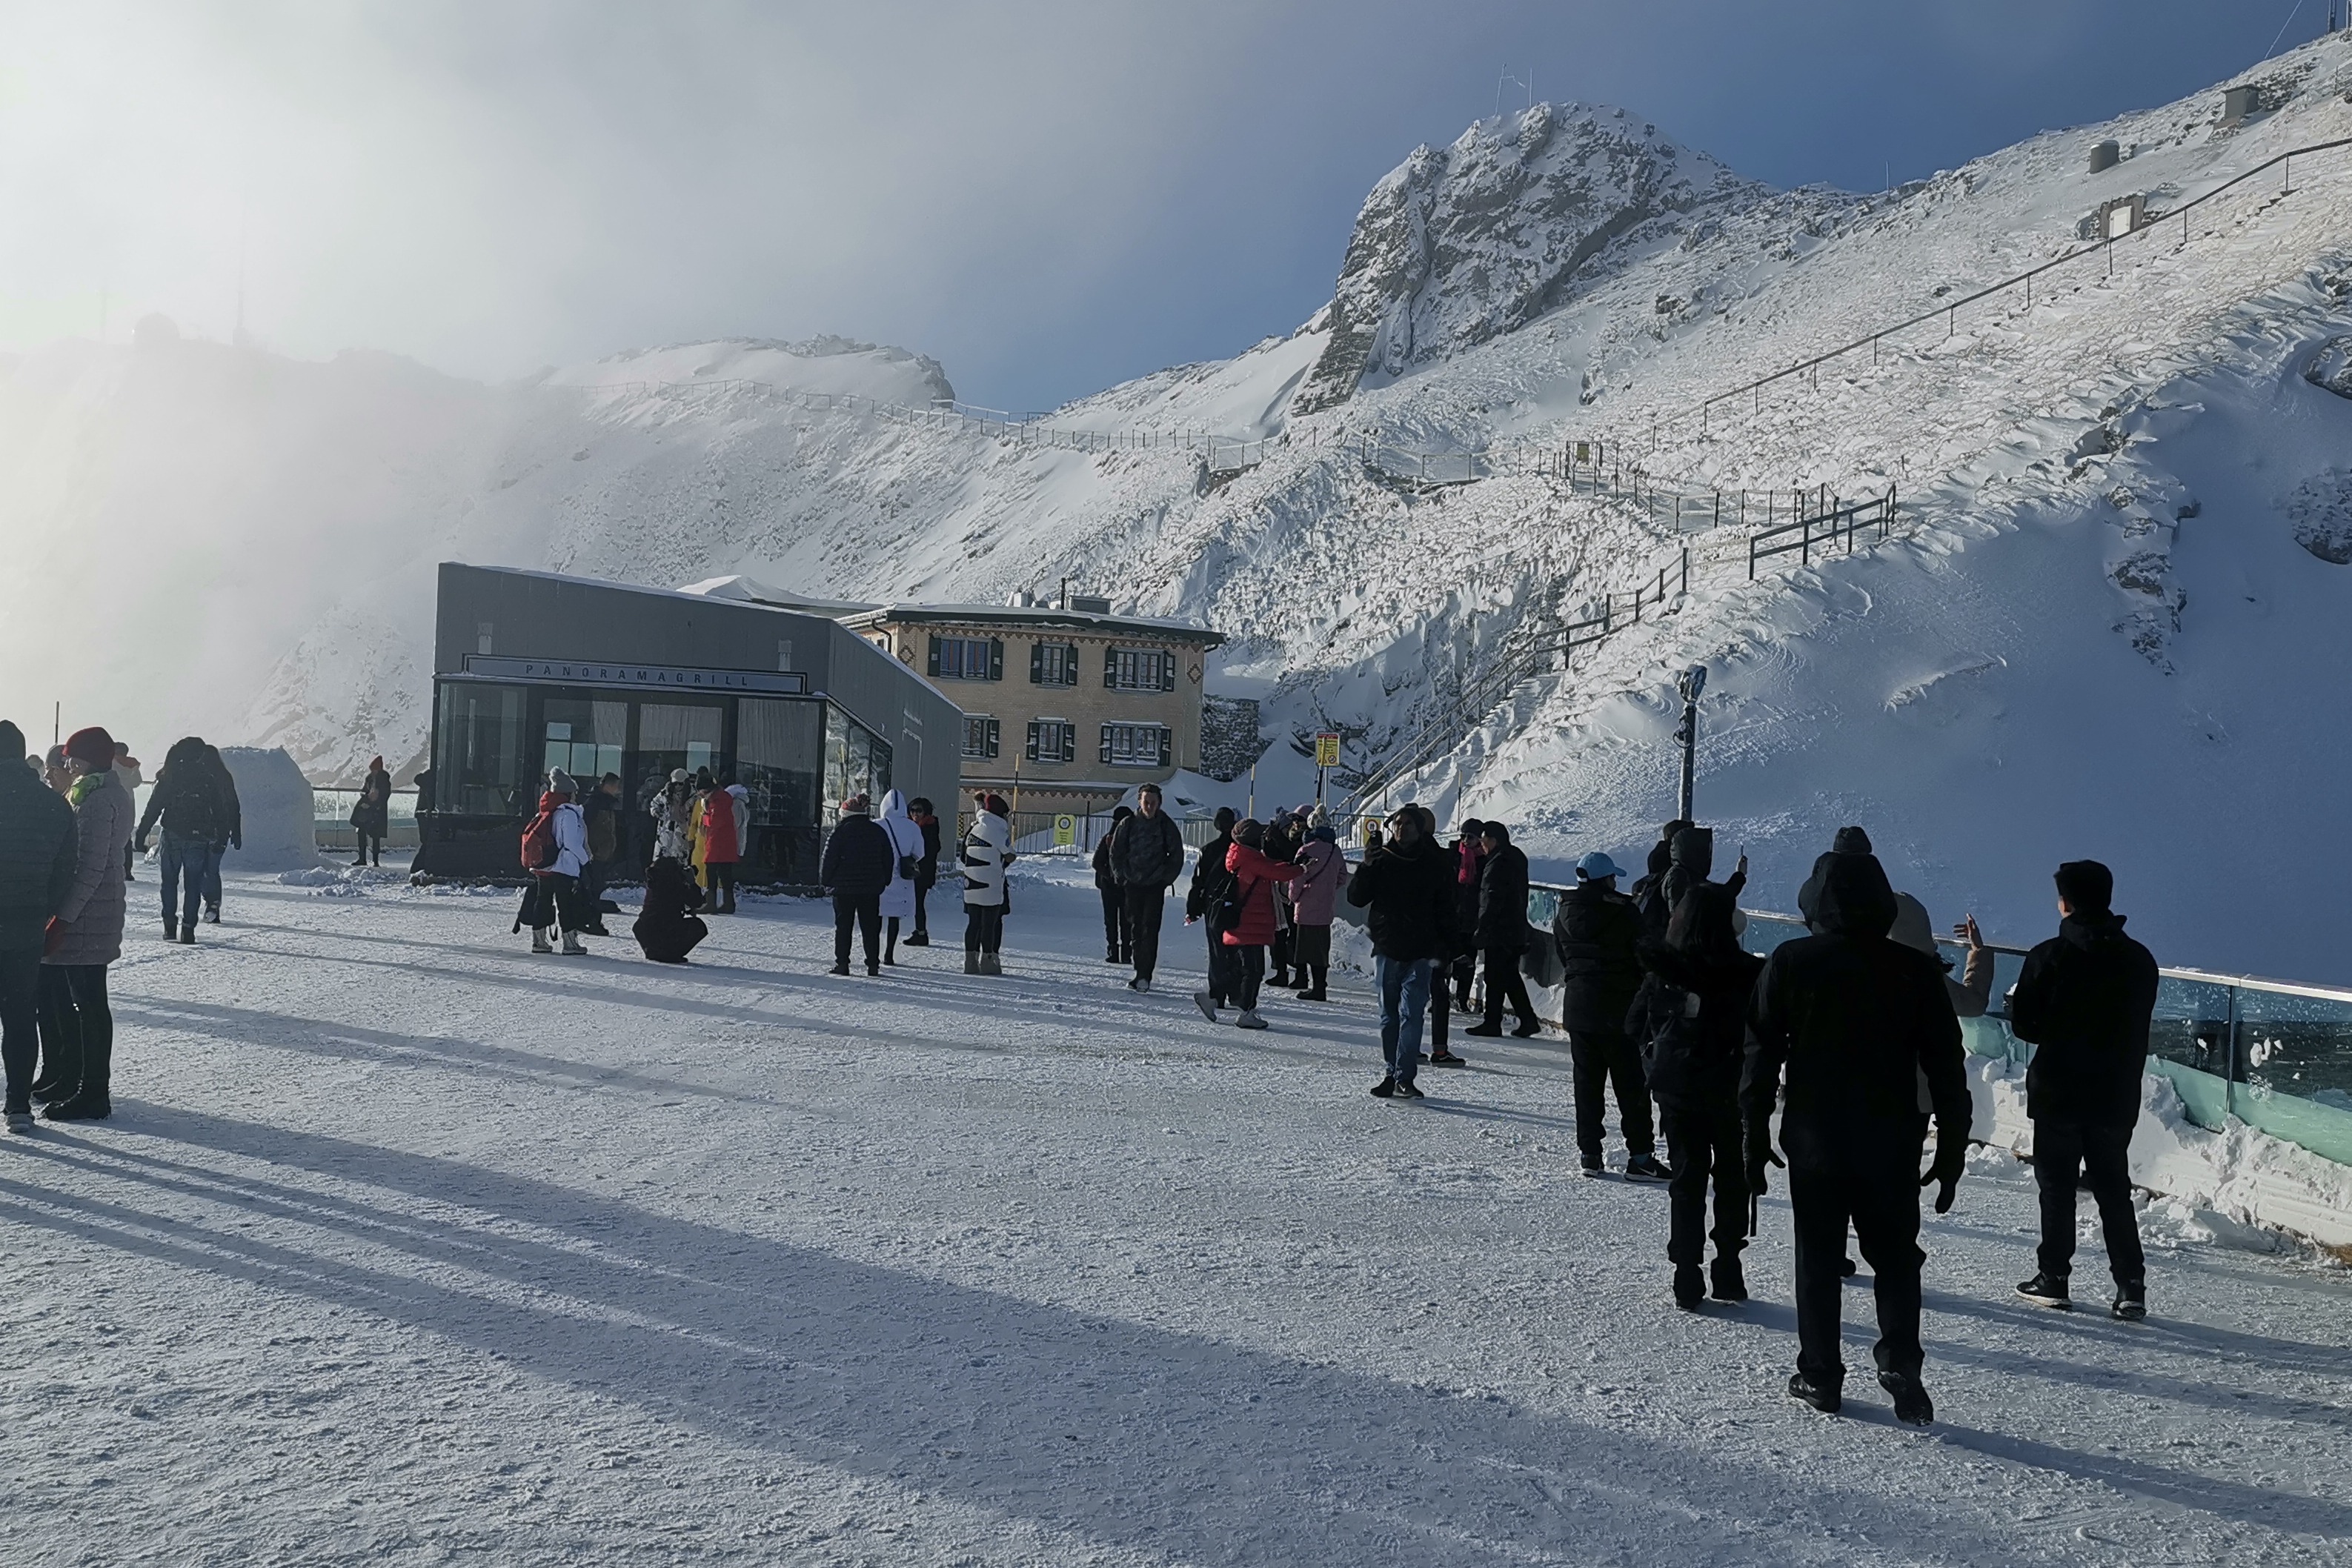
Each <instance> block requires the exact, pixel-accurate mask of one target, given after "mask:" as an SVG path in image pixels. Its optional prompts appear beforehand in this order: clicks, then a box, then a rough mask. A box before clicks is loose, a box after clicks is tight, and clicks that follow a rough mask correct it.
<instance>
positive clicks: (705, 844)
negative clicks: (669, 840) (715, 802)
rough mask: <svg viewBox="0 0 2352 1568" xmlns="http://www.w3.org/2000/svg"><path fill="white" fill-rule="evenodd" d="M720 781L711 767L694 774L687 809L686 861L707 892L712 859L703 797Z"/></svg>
mask: <svg viewBox="0 0 2352 1568" xmlns="http://www.w3.org/2000/svg"><path fill="white" fill-rule="evenodd" d="M718 782H719V781H718V780H716V779H714V778H712V777H711V776H710V770H709V768H702V769H699V770H698V771H697V772H696V773H695V775H694V797H693V799H692V800H690V801H688V804H687V809H686V863H687V864H688V866H691V867H692V868H694V879H695V882H696V883H697V884H698V886H699V887H700V888H701V889H702V890H703V891H704V892H706V893H707V892H709V890H710V861H709V856H708V855H707V853H706V851H708V850H709V847H710V846H709V840H708V836H707V834H706V831H705V829H704V827H703V822H702V818H703V810H702V805H703V798H704V797H705V796H706V795H709V793H710V792H711V791H712V790H713V789H715V788H716V787H718Z"/></svg>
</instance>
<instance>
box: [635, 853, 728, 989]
mask: <svg viewBox="0 0 2352 1568" xmlns="http://www.w3.org/2000/svg"><path fill="white" fill-rule="evenodd" d="M701 907H702V889H701V888H700V887H698V886H697V885H696V883H695V880H694V879H693V878H692V877H690V876H688V875H687V870H686V864H685V862H684V861H681V860H679V859H677V858H675V857H673V856H668V855H665V856H662V857H661V858H658V859H656V861H655V862H654V863H653V864H652V865H651V866H649V867H647V868H646V901H645V906H644V907H643V908H642V909H641V910H638V911H637V923H636V924H635V926H633V927H631V928H630V929H631V930H633V931H635V933H636V938H637V945H638V946H639V947H641V948H643V949H645V953H646V957H647V958H650V959H652V960H653V961H654V962H655V963H685V962H686V955H687V954H688V953H689V952H693V951H694V949H695V945H696V944H697V943H698V942H701V941H702V939H703V938H704V937H706V936H709V934H710V928H709V926H707V925H705V924H704V923H703V922H702V920H701V918H700V917H699V916H698V915H697V914H696V913H695V912H694V911H695V910H698V909H700V908H701Z"/></svg>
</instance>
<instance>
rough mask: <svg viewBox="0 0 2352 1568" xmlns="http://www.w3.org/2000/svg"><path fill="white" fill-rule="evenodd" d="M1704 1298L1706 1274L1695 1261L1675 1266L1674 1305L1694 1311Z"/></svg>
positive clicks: (1687, 1310)
mask: <svg viewBox="0 0 2352 1568" xmlns="http://www.w3.org/2000/svg"><path fill="white" fill-rule="evenodd" d="M1705 1300H1706V1275H1704V1274H1701V1273H1700V1272H1699V1268H1698V1265H1697V1264H1696V1263H1678V1264H1676V1265H1675V1306H1677V1307H1680V1308H1681V1309H1682V1310H1684V1311H1685V1312H1696V1311H1697V1310H1698V1309H1699V1304H1700V1303H1701V1302H1703V1301H1705Z"/></svg>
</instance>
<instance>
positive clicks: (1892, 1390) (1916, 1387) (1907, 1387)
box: [1878, 1372, 1936, 1426]
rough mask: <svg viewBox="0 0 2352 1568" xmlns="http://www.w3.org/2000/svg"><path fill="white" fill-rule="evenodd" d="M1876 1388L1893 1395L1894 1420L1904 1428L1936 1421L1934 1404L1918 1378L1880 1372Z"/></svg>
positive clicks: (1909, 1374) (1904, 1374)
mask: <svg viewBox="0 0 2352 1568" xmlns="http://www.w3.org/2000/svg"><path fill="white" fill-rule="evenodd" d="M1878 1386H1879V1387H1881V1388H1883V1389H1885V1390H1886V1392H1887V1393H1889V1394H1893V1395H1895V1419H1896V1420H1897V1421H1900V1422H1902V1423H1903V1424H1904V1425H1905V1426H1927V1425H1928V1424H1929V1423H1930V1422H1932V1421H1934V1420H1935V1419H1936V1402H1935V1401H1934V1400H1932V1399H1930V1398H1928V1397H1927V1389H1926V1388H1925V1387H1924V1386H1923V1385H1922V1384H1920V1382H1919V1379H1918V1377H1917V1376H1916V1374H1914V1373H1901V1372H1882V1373H1879V1374H1878Z"/></svg>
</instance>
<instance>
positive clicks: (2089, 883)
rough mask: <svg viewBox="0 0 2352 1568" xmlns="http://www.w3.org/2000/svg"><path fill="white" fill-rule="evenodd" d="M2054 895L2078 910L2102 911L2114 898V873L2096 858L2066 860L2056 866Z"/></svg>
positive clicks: (2081, 911)
mask: <svg viewBox="0 0 2352 1568" xmlns="http://www.w3.org/2000/svg"><path fill="white" fill-rule="evenodd" d="M2055 880H2056V881H2057V883H2058V896H2059V897H2060V898H2062V899H2063V900H2066V902H2067V903H2068V904H2070V905H2072V906H2073V907H2074V910H2075V911H2076V912H2077V913H2081V914H2105V912H2106V910H2107V906H2108V905H2109V904H2111V903H2113V902H2114V901H2115V897H2116V874H2115V873H2114V872H2113V871H2110V870H2108V869H2107V868H2105V866H2102V865H2100V864H2099V863H2098V862H2097V861H2096V860H2069V861H2067V862H2066V863H2065V864H2064V865H2063V866H2061V867H2059V868H2058V875H2057V877H2056V879H2055Z"/></svg>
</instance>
